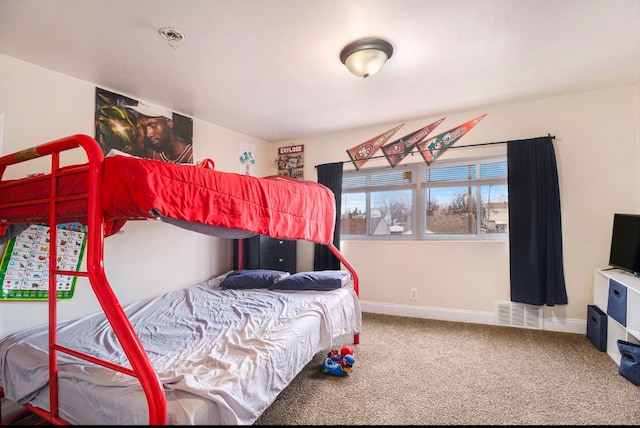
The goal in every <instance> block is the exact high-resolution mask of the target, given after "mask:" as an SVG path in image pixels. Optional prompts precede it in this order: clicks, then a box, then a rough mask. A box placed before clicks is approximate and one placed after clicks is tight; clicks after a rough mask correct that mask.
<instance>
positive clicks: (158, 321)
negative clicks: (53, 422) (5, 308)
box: [0, 275, 362, 425]
mask: <svg viewBox="0 0 640 428" xmlns="http://www.w3.org/2000/svg"><path fill="white" fill-rule="evenodd" d="M224 276H225V275H221V276H219V277H216V278H213V279H211V280H209V281H206V282H203V283H201V284H197V285H194V286H191V287H188V288H186V289H183V290H178V291H174V292H171V293H167V294H164V295H161V296H159V297H156V298H153V299H148V300H145V301H141V302H137V303H133V304H131V305H128V306H126V307H125V308H124V309H125V312H126V313H127V315H128V316H129V319H130V321H131V324H132V325H133V327H134V329H135V331H136V333H137V334H138V336H139V337H140V340H141V342H142V344H143V346H144V348H145V350H146V351H147V353H148V354H149V357H150V359H151V362H152V364H153V366H154V367H155V369H156V371H157V372H158V375H159V377H160V379H161V380H162V383H163V385H164V387H165V391H166V395H167V408H168V415H167V418H168V419H167V422H168V424H182V425H194V424H197V425H212V424H251V423H253V422H254V421H255V420H256V419H257V418H258V417H259V416H260V415H261V414H262V412H263V411H264V410H266V408H267V407H269V406H270V405H271V403H272V402H273V401H274V400H275V399H276V398H277V396H278V394H279V393H280V392H281V391H282V390H283V389H284V388H285V387H286V386H287V385H289V383H290V382H291V381H292V380H293V378H294V377H295V376H296V375H297V374H298V373H299V372H300V370H302V368H303V367H304V366H305V365H306V364H307V363H308V362H309V361H311V359H312V358H313V356H314V355H315V354H316V353H318V352H320V351H322V350H326V349H328V348H330V347H331V346H332V340H333V339H334V338H335V337H337V336H340V335H343V334H347V333H359V332H360V328H361V321H362V318H361V312H360V303H359V300H358V297H357V296H356V294H355V292H354V290H353V287H352V286H351V285H349V286H346V287H343V288H341V289H338V290H331V291H269V290H264V289H260V290H254V289H252V290H222V289H220V288H218V285H219V283H220V281H221V280H222V279H223V278H224ZM47 340H48V339H47V328H46V326H41V327H35V328H31V329H27V330H24V331H21V332H19V333H16V334H14V335H10V336H7V337H6V338H4V339H3V340H2V341H0V385H1V386H3V388H4V390H5V396H6V397H7V398H9V399H11V400H14V401H18V402H20V403H26V402H30V403H32V404H34V405H36V406H38V407H41V408H44V409H47V410H48V408H49V407H48V396H49V391H48V384H49V379H48V355H47V354H48V351H47ZM58 343H60V344H61V345H63V346H66V347H68V348H71V349H74V350H78V351H80V352H84V353H88V354H91V355H95V356H97V357H100V358H104V359H106V360H109V361H112V362H114V363H116V364H121V365H124V366H127V367H129V366H130V365H129V363H128V362H127V359H126V357H125V355H124V353H123V352H122V350H121V347H120V345H119V342H118V341H117V340H116V339H115V336H114V334H113V331H112V329H111V327H110V325H109V323H108V322H107V321H106V320H105V317H104V315H103V314H102V313H100V314H95V315H92V316H88V317H85V318H82V319H79V320H75V321H68V322H61V323H60V327H59V330H58ZM59 355H60V358H59V361H60V363H59V376H58V378H59V391H60V392H59V397H60V399H59V401H60V416H61V417H62V418H64V419H66V420H67V421H69V422H71V423H73V424H103V425H104V424H108V425H114V424H119V425H120V424H148V421H149V416H148V408H147V404H146V399H145V397H144V393H143V392H142V389H141V387H140V385H139V383H138V381H137V380H136V379H134V378H132V377H130V376H128V375H125V374H122V373H117V372H114V371H112V370H109V369H106V368H103V367H101V366H97V365H95V364H92V363H89V362H87V361H84V360H79V359H77V358H75V357H71V356H68V355H66V354H59Z"/></svg>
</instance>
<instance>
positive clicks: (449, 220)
mask: <svg viewBox="0 0 640 428" xmlns="http://www.w3.org/2000/svg"><path fill="white" fill-rule="evenodd" d="M416 177H421V179H419V180H418V179H415V178H416ZM342 191H343V193H342V212H341V221H340V222H341V224H340V232H341V236H342V237H343V238H347V239H348V238H356V239H359V238H360V239H362V238H369V239H376V238H379V237H387V239H388V238H391V239H393V238H394V237H395V238H397V239H433V238H441V239H442V238H447V237H449V238H452V237H456V236H457V237H466V238H469V237H471V238H478V239H489V238H490V237H491V236H490V235H494V238H495V237H498V236H499V235H502V236H505V237H506V235H507V233H508V227H509V207H508V189H507V169H506V159H504V158H500V159H496V158H492V159H489V160H474V161H468V160H467V161H464V162H460V161H458V162H456V163H455V164H447V163H446V162H441V163H440V164H439V165H438V166H434V165H432V166H431V168H429V167H427V166H426V165H424V164H414V165H407V166H405V167H403V168H400V167H396V168H395V169H394V170H393V171H391V172H389V171H388V169H371V170H360V171H348V172H345V173H344V177H343V190H342ZM416 231H419V232H418V233H416Z"/></svg>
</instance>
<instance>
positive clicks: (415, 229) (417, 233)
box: [340, 154, 509, 241]
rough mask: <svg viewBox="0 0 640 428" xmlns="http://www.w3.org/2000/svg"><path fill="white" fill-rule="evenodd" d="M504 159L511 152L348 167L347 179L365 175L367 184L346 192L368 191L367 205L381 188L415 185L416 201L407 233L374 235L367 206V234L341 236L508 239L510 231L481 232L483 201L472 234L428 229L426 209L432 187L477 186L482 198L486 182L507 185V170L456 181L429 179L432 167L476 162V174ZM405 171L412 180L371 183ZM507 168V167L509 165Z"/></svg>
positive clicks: (348, 237) (477, 211)
mask: <svg viewBox="0 0 640 428" xmlns="http://www.w3.org/2000/svg"><path fill="white" fill-rule="evenodd" d="M496 162H497V163H500V162H504V163H505V165H506V162H507V156H506V154H499V155H490V156H482V157H480V156H477V157H473V158H465V159H456V160H450V161H448V160H442V159H439V160H437V161H436V162H434V163H433V164H431V166H427V165H426V163H424V162H421V163H412V164H405V165H398V166H396V167H395V168H393V169H392V168H390V167H374V168H362V169H360V170H358V171H356V170H353V171H344V173H343V183H344V179H349V178H354V177H365V179H366V184H364V185H363V186H359V187H348V188H345V187H343V188H342V193H343V195H345V194H348V193H365V195H366V207H370V206H371V203H370V202H371V193H372V192H378V191H393V190H401V189H411V190H412V191H413V195H412V204H413V211H412V215H411V231H412V232H411V233H410V234H409V233H407V234H389V235H371V234H370V233H369V230H370V216H371V213H370V210H369V209H368V208H367V210H366V226H365V234H364V235H350V234H345V233H341V236H340V238H341V239H343V240H374V241H386V240H390V241H406V240H412V241H413V240H429V241H433V240H436V241H438V240H473V241H475V240H479V241H493V240H497V241H508V238H509V234H508V233H482V232H481V225H480V222H481V210H482V205H483V204H480V203H478V204H476V222H477V225H476V230H477V231H478V232H477V233H472V234H445V233H427V227H426V222H427V213H426V211H427V210H426V198H425V193H426V192H425V190H426V189H429V188H443V187H469V186H472V187H474V189H473V190H474V193H475V198H476V201H481V192H480V191H481V187H482V186H493V185H503V186H505V187H506V186H507V176H506V173H505V174H504V176H503V177H493V178H479V177H478V176H476V177H474V178H472V179H465V180H455V181H453V180H452V181H431V182H427V181H426V177H427V170H428V169H430V168H434V169H437V168H447V167H456V166H466V165H473V164H475V165H476V168H475V170H476V174H479V172H480V165H481V164H487V163H496ZM405 171H409V172H410V174H411V177H412V182H411V183H409V184H395V185H388V186H386V185H377V186H371V185H370V178H371V177H372V176H376V175H380V174H385V173H389V172H398V173H403V172H405ZM505 171H506V168H505ZM345 208H346V207H345V205H344V201H343V203H342V210H343V212H342V213H340V215H341V216H342V215H343V213H344V210H345Z"/></svg>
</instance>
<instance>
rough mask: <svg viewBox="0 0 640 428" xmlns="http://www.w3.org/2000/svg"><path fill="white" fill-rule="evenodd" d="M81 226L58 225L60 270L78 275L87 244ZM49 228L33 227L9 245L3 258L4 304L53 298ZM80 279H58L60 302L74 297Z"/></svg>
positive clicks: (59, 276)
mask: <svg viewBox="0 0 640 428" xmlns="http://www.w3.org/2000/svg"><path fill="white" fill-rule="evenodd" d="M86 232H87V229H86V226H83V225H82V224H80V223H64V224H59V225H58V233H57V241H58V242H57V253H56V254H57V265H56V267H57V269H58V270H63V271H74V272H77V271H78V270H79V269H80V264H81V262H82V256H83V254H84V249H85V246H86V242H87V233H86ZM49 244H50V243H49V226H44V225H37V224H32V225H31V226H29V228H27V229H26V230H25V231H23V232H22V233H20V234H19V235H18V236H16V237H15V238H13V239H11V240H10V241H9V242H7V245H6V246H5V249H4V254H3V256H2V265H1V266H2V267H1V268H0V280H1V281H2V294H1V295H0V300H46V299H48V297H49ZM76 280H77V277H76V276H73V275H58V277H57V281H56V293H57V298H58V299H70V298H72V297H73V292H74V289H75V285H76Z"/></svg>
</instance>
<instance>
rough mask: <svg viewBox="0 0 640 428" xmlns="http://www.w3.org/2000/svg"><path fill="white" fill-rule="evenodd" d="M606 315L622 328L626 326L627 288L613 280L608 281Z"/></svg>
mask: <svg viewBox="0 0 640 428" xmlns="http://www.w3.org/2000/svg"><path fill="white" fill-rule="evenodd" d="M607 314H609V316H610V317H611V318H613V319H614V320H616V321H618V322H619V323H620V324H621V325H622V326H623V327H626V326H627V287H625V286H624V285H622V284H620V283H619V282H617V281H614V280H613V279H609V300H608V301H607Z"/></svg>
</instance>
